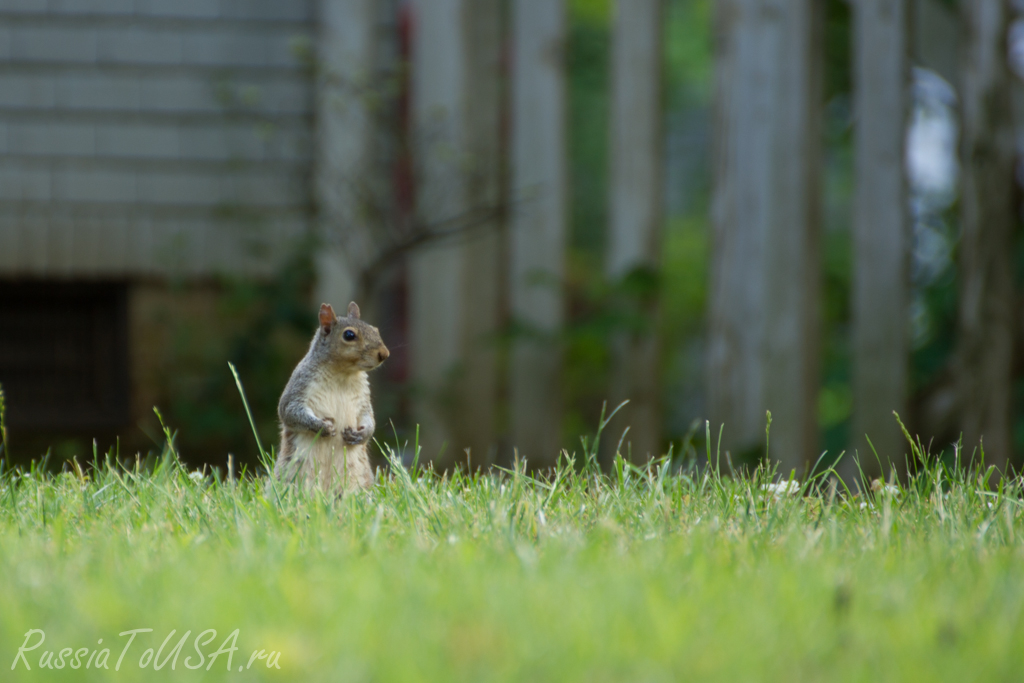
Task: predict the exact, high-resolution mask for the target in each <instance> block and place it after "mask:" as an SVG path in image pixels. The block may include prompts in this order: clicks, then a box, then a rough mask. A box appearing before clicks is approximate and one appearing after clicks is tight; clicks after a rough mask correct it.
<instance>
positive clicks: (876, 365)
mask: <svg viewBox="0 0 1024 683" xmlns="http://www.w3.org/2000/svg"><path fill="white" fill-rule="evenodd" d="M907 16H908V9H907V2H906V0H860V1H859V2H858V3H857V4H856V5H855V6H854V64H855V70H854V88H855V93H854V99H855V107H854V121H856V131H855V132H856V138H855V144H854V168H855V174H856V176H855V178H856V180H855V182H856V191H855V195H854V206H853V269H854V271H853V408H854V411H853V428H852V434H851V437H852V438H851V443H850V453H849V454H848V456H847V457H846V458H845V460H844V462H843V463H841V465H840V471H841V472H842V474H843V476H844V478H846V479H847V480H848V481H849V482H851V483H852V481H853V480H854V479H855V478H856V477H857V476H858V471H857V467H856V464H855V462H854V459H853V457H852V456H853V454H854V453H857V454H859V457H860V465H861V468H862V469H863V470H864V472H865V473H866V474H868V475H870V476H872V477H878V476H886V475H888V474H889V472H890V470H891V468H892V467H894V466H895V467H902V466H903V465H904V463H905V458H904V457H903V456H904V453H905V451H906V446H907V443H906V441H905V440H904V438H903V434H902V432H901V431H900V428H899V425H898V424H897V422H896V418H895V417H893V414H892V413H893V411H894V410H895V411H897V412H899V413H900V414H901V415H903V416H904V419H906V417H905V412H906V411H905V404H906V399H907V360H908V354H909V347H908V335H907V328H908V325H909V321H908V313H907V306H908V296H909V295H908V286H909V274H908V262H909V253H910V250H909V231H908V220H907V212H908V207H907V181H906V172H905V163H904V150H905V138H906V129H907V99H908V85H909V76H910V74H909V63H908V59H907V54H908V46H907V40H908V36H909V27H908V20H907ZM865 434H866V435H867V438H865ZM868 439H870V440H871V444H873V445H874V449H875V452H877V454H878V459H876V458H875V455H874V453H873V452H872V449H871V445H869V443H868ZM879 460H880V461H881V462H880V463H879Z"/></svg>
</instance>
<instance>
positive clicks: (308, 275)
mask: <svg viewBox="0 0 1024 683" xmlns="http://www.w3.org/2000/svg"><path fill="white" fill-rule="evenodd" d="M309 253H310V252H309V249H308V248H307V247H306V245H299V246H297V248H296V250H295V252H294V253H293V255H292V257H291V258H290V259H289V260H288V261H286V263H285V265H284V266H283V267H282V268H280V269H279V270H278V271H277V272H276V273H275V275H274V277H273V278H271V279H267V280H252V279H227V278H225V279H223V280H222V281H221V282H220V287H219V292H218V296H217V300H216V316H217V319H218V321H221V322H222V323H223V324H220V325H219V326H218V327H217V328H216V329H214V330H211V329H207V328H205V327H203V325H208V324H209V323H208V321H202V322H198V323H197V322H192V321H189V320H186V319H177V320H175V321H174V336H175V343H174V344H173V345H172V347H171V350H170V356H169V358H167V360H166V361H165V364H164V367H165V368H167V374H166V382H167V388H166V389H165V391H164V398H165V400H166V405H164V406H162V407H164V408H165V409H166V412H167V415H168V418H169V419H170V420H171V421H172V422H174V423H175V424H181V425H182V426H183V434H184V435H185V437H184V439H183V441H182V449H183V450H184V452H185V453H186V455H187V457H188V459H189V460H190V461H192V462H203V461H204V459H205V460H206V461H207V462H212V461H214V460H216V461H218V462H223V458H224V457H225V454H226V453H229V452H230V453H234V454H235V456H236V461H237V462H239V463H240V464H246V465H248V466H250V467H253V466H255V465H256V464H257V463H258V459H257V458H256V455H255V449H254V448H253V447H252V441H251V434H249V430H248V428H247V427H246V425H245V423H244V421H242V420H240V419H239V417H240V416H241V415H243V414H244V411H243V406H242V404H241V402H240V400H239V396H238V392H237V390H236V386H235V382H234V380H233V379H232V375H231V373H230V372H229V371H228V369H227V367H226V366H225V362H226V361H228V362H231V363H233V364H234V366H235V367H237V372H238V373H239V374H240V375H241V378H242V379H243V380H244V381H245V384H246V387H247V388H248V390H249V400H250V402H251V404H252V412H253V414H254V415H255V416H256V420H257V422H256V427H257V429H258V433H259V436H260V438H261V439H262V440H263V442H264V443H267V444H272V443H276V441H277V429H278V427H277V402H278V399H279V398H280V396H281V391H282V390H283V389H284V384H285V382H287V380H288V377H289V376H290V374H291V371H292V369H293V368H294V367H295V365H296V363H297V362H298V360H299V359H300V358H301V357H302V355H303V353H305V348H306V346H307V345H308V344H309V339H310V337H311V336H312V333H313V330H314V329H316V320H315V310H314V309H313V308H312V307H311V306H310V305H309V292H310V290H311V289H312V283H313V269H312V263H311V259H310V256H309Z"/></svg>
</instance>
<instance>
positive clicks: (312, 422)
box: [274, 301, 390, 493]
mask: <svg viewBox="0 0 1024 683" xmlns="http://www.w3.org/2000/svg"><path fill="white" fill-rule="evenodd" d="M389 355H390V353H389V351H388V348H387V347H386V346H384V342H383V341H381V338H380V331H379V330H378V329H377V328H376V327H374V326H372V325H369V324H367V323H365V322H363V321H362V320H360V319H359V306H357V305H356V303H355V302H354V301H353V302H352V303H350V304H349V305H348V316H347V317H345V318H342V317H339V316H337V315H335V313H334V309H333V308H331V305H330V304H323V305H321V306H320V327H319V328H318V329H317V331H316V334H315V335H314V336H313V341H312V343H311V344H310V346H309V352H308V353H307V354H306V356H305V357H304V358H303V359H302V360H301V361H300V362H299V364H298V366H296V368H295V370H294V371H293V372H292V376H291V379H289V380H288V384H287V385H286V386H285V388H284V393H283V394H282V395H281V401H280V403H279V404H278V409H277V412H278V417H279V418H280V420H281V449H280V452H279V454H278V458H277V463H276V465H275V466H274V475H275V476H276V477H278V478H279V479H281V480H283V481H286V482H289V483H298V484H301V485H302V486H303V488H304V489H305V490H307V491H310V490H312V489H313V488H315V487H319V488H320V489H321V490H323V491H325V492H331V491H333V492H336V493H342V492H344V491H348V490H353V489H356V488H359V487H362V488H367V487H369V486H370V485H371V484H372V483H373V473H372V472H371V470H370V458H369V453H368V443H369V441H370V439H371V438H372V437H373V430H374V427H375V423H374V419H373V406H372V404H371V403H370V380H369V378H368V377H367V375H366V373H367V372H368V371H370V370H373V369H374V368H376V367H377V366H378V365H380V364H381V363H383V362H384V361H385V360H386V359H387V357H388V356H389Z"/></svg>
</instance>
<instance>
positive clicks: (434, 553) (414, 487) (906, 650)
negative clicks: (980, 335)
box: [0, 446, 1024, 682]
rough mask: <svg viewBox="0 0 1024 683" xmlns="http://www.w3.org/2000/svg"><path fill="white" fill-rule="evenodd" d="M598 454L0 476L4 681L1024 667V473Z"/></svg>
mask: <svg viewBox="0 0 1024 683" xmlns="http://www.w3.org/2000/svg"><path fill="white" fill-rule="evenodd" d="M591 450H592V449H591ZM711 459H712V461H714V460H715V455H714V454H713V453H712V454H711ZM585 460H586V455H585V454H581V456H580V459H579V461H578V462H575V463H570V462H569V461H568V460H565V461H563V466H562V467H561V468H560V469H559V471H558V472H557V473H554V474H553V475H551V476H550V477H548V478H534V477H531V476H528V475H527V474H526V473H525V472H524V471H522V470H521V469H516V470H513V471H508V472H501V473H492V474H474V475H472V476H466V475H462V474H458V473H457V474H455V475H452V476H449V477H439V476H437V475H435V474H433V473H431V472H429V471H424V470H422V469H406V468H404V467H402V466H401V465H399V464H398V463H397V461H394V462H393V465H392V468H391V471H390V473H389V474H386V475H384V474H380V475H379V476H378V482H377V484H376V485H375V486H374V488H373V489H372V490H370V491H368V492H365V493H360V494H354V495H349V496H346V497H344V498H342V499H339V500H328V499H325V498H323V497H316V496H314V497H307V496H301V495H296V494H294V493H292V492H289V491H283V490H279V489H278V488H277V487H276V486H275V485H274V484H273V483H272V482H269V481H267V480H266V479H261V478H253V477H244V478H243V477H239V478H237V479H233V480H222V479H221V477H220V476H219V475H216V474H203V473H201V472H188V471H187V470H185V469H184V468H183V467H182V466H181V465H180V464H179V463H178V460H177V458H176V455H175V453H174V449H173V446H168V447H167V448H166V449H165V451H164V453H163V455H162V456H161V457H160V458H159V459H158V460H157V461H156V462H155V463H150V464H149V466H147V465H146V464H144V463H136V464H132V463H128V464H127V465H126V464H124V463H121V464H116V463H115V461H114V460H113V459H111V458H103V456H102V455H101V456H100V457H99V458H98V459H97V462H95V463H94V464H92V465H89V466H83V467H81V468H80V467H77V466H69V467H68V468H66V469H65V471H64V472H63V473H60V474H56V475H53V474H44V473H41V472H40V471H14V470H10V469H8V470H6V471H5V472H4V473H3V474H2V475H0V577H2V579H3V580H2V582H0V615H2V616H0V659H2V661H0V672H2V675H0V679H2V680H17V681H49V680H117V681H122V680H123V681H135V680H196V681H199V680H222V679H223V680H282V681H491V680H517V681H519V680H521V681H620V680H621V681H677V680H719V681H818V680H858V681H879V680H892V681H908V680H949V681H958V682H960V681H967V680H985V681H995V680H1014V681H1016V680H1020V679H1021V677H1022V675H1024V624H1022V621H1021V616H1022V614H1024V612H1022V607H1024V542H1022V539H1024V526H1022V515H1021V511H1022V508H1021V506H1022V490H1021V483H1020V481H1019V480H1012V481H1010V480H1004V481H1003V482H1001V483H1000V484H999V485H998V487H995V488H983V487H981V486H979V483H978V482H979V473H978V471H977V470H975V471H973V472H972V473H970V474H968V473H964V472H963V471H958V470H956V469H955V468H947V467H945V466H943V465H941V464H935V465H932V466H930V467H929V468H927V469H924V470H923V471H921V472H920V474H918V475H916V476H915V477H913V478H912V479H911V480H910V481H909V482H905V483H904V484H902V485H897V486H896V487H893V488H881V490H878V491H877V492H874V493H869V494H868V495H866V496H856V497H851V496H848V495H846V494H845V493H844V492H843V490H842V489H839V490H838V491H835V490H834V489H833V488H831V487H829V486H826V485H825V484H824V482H825V479H824V477H822V476H816V477H811V478H810V480H808V481H804V482H802V483H800V484H792V485H790V484H788V483H784V484H781V485H775V486H769V485H768V484H769V482H770V481H772V477H771V475H772V473H771V472H768V471H764V470H761V471H758V472H755V473H752V474H750V475H748V476H736V477H733V476H719V475H718V474H717V473H716V470H715V468H714V467H710V468H704V469H699V468H694V467H691V466H690V465H689V464H687V463H685V462H683V463H680V462H678V461H676V462H674V463H670V462H669V461H667V460H665V461H662V462H660V463H656V464H655V465H654V466H652V467H651V468H649V469H646V470H643V471H641V470H637V469H634V468H631V467H630V466H628V465H625V464H623V463H621V462H620V463H619V467H618V468H617V469H616V471H615V472H614V473H613V474H612V475H611V476H603V475H600V474H598V473H596V472H594V471H592V470H590V469H588V468H587V467H585V466H583V464H582V463H583V462H585ZM775 479H776V480H777V479H778V477H775ZM876 488H877V487H876ZM137 629H152V630H151V631H140V632H138V633H136V634H135V635H134V637H132V636H131V635H130V634H129V635H120V634H122V633H127V632H129V631H132V630H137ZM33 630H34V631H33ZM213 630H215V631H216V633H214V632H213ZM30 631H31V632H30ZM40 631H41V632H42V633H40ZM236 631H237V633H235V632H236ZM26 634H28V635H27V636H26ZM44 636H45V640H43V637H44ZM101 639H102V642H100V640H101ZM179 643H180V644H181V647H180V648H178V645H179ZM22 648H24V650H25V651H24V653H23V658H22V657H19V656H18V652H19V650H20V649H22ZM176 648H178V649H176ZM232 648H236V649H232ZM218 651H221V652H220V654H215V653H217V652H218ZM47 652H49V653H51V654H50V655H47V654H46V653H47ZM62 653H63V657H62ZM76 654H77V657H78V658H77V659H76ZM261 654H262V657H261ZM41 660H42V662H43V663H44V664H46V663H49V664H50V665H51V666H57V665H58V664H63V665H64V668H63V669H62V670H59V671H51V670H48V669H43V668H41V666H40V661H41ZM118 662H120V666H119V668H116V667H117V665H118ZM12 664H13V671H12V670H11V667H12ZM76 664H77V668H76ZM97 665H99V666H100V668H97ZM268 665H269V666H268ZM28 667H31V670H29V668H28ZM158 667H159V670H156V669H157V668H158ZM188 667H194V668H188Z"/></svg>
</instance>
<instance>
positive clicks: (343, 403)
mask: <svg viewBox="0 0 1024 683" xmlns="http://www.w3.org/2000/svg"><path fill="white" fill-rule="evenodd" d="M369 400H370V382H369V379H368V378H367V376H366V373H355V374H352V375H348V376H342V377H336V378H332V379H330V380H328V381H322V382H313V383H312V384H311V386H310V388H309V393H308V395H307V396H306V404H307V405H308V406H309V408H310V410H312V411H313V413H314V414H316V415H317V416H319V417H322V418H323V417H329V418H331V419H332V420H334V426H335V427H336V428H337V430H338V434H339V435H340V434H341V431H342V430H343V429H345V428H346V427H351V428H353V429H355V428H357V427H358V426H359V417H360V415H361V414H362V412H363V410H364V408H365V406H367V405H369Z"/></svg>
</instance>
